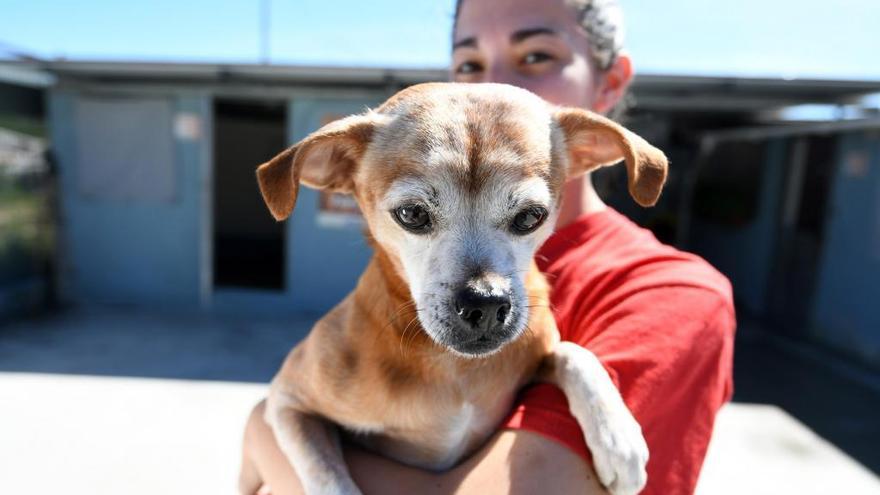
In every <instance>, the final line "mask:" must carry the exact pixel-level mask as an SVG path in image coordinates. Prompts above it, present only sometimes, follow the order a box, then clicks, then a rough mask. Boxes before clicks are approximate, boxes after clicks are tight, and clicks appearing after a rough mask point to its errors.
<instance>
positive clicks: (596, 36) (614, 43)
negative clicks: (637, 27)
mask: <svg viewBox="0 0 880 495" xmlns="http://www.w3.org/2000/svg"><path fill="white" fill-rule="evenodd" d="M463 1H464V0H456V2H455V17H454V18H453V20H454V24H453V29H452V35H453V37H454V36H455V29H456V28H455V26H456V25H457V24H458V14H459V12H460V10H461V4H462V2H463ZM565 2H566V3H567V4H569V5H570V6H571V7H572V8H574V9H575V12H576V13H577V16H578V22H579V23H580V25H581V26H582V27H583V28H584V30H586V31H587V35H588V37H589V42H590V52H591V54H592V56H593V60H594V61H595V63H596V66H597V67H598V68H599V69H600V70H603V71H604V70H608V69H609V68H610V67H611V66H612V65H614V61H615V59H616V58H617V54H618V53H620V50H621V49H622V48H623V10H622V9H621V8H620V5H619V4H618V3H617V0H565Z"/></svg>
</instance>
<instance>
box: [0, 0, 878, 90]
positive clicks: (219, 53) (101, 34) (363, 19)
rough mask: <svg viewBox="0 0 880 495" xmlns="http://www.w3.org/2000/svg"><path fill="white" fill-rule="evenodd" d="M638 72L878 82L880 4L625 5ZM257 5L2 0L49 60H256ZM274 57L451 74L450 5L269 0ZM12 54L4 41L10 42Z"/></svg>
mask: <svg viewBox="0 0 880 495" xmlns="http://www.w3.org/2000/svg"><path fill="white" fill-rule="evenodd" d="M621 3H622V4H623V6H624V9H625V13H626V16H627V32H628V36H627V40H628V42H627V46H628V49H629V50H630V52H631V53H632V54H633V57H634V59H635V62H636V67H637V70H638V71H639V72H642V73H653V74H658V73H662V74H694V75H740V76H743V75H744V76H767V77H818V78H841V79H875V80H880V33H878V32H880V29H878V21H880V1H878V0H837V1H836V2H827V1H816V0H738V1H734V0H726V1H719V0H678V1H673V2H662V1H658V0H622V2H621ZM259 6H260V2H259V1H258V0H235V1H216V0H214V1H207V0H185V1H180V0H175V1H171V0H152V1H149V2H143V1H142V2H132V1H120V0H80V1H78V2H67V1H65V2H62V1H59V0H55V1H49V0H15V1H13V0H0V13H2V15H0V43H4V44H6V45H12V46H14V47H18V48H21V49H23V50H25V51H28V52H30V53H33V54H35V55H37V56H41V57H48V58H54V57H62V56H63V57H67V58H70V59H109V60H153V61H169V60H170V61H202V62H257V61H259V55H260V38H259V19H260V16H259V12H260V9H259ZM271 6H272V7H271V11H272V21H271V31H270V33H271V37H270V39H271V42H270V46H271V61H272V62H273V63H284V64H297V63H302V64H321V65H369V66H389V67H443V66H445V65H446V63H447V61H448V58H449V54H448V42H449V32H450V27H451V22H452V9H453V2H452V0H372V1H371V0H357V1H355V0H336V1H329V0H271ZM0 46H3V45H0Z"/></svg>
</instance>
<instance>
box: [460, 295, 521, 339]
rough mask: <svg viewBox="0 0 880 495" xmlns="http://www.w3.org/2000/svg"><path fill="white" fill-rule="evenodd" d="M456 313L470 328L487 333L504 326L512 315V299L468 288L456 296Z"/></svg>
mask: <svg viewBox="0 0 880 495" xmlns="http://www.w3.org/2000/svg"><path fill="white" fill-rule="evenodd" d="M455 312H456V313H457V314H458V317H459V318H461V321H463V322H464V323H465V324H466V325H467V326H468V328H471V329H473V330H480V331H482V332H487V331H489V330H493V329H495V328H497V327H499V326H501V325H503V324H504V320H505V319H506V318H507V315H508V314H509V313H510V297H508V296H506V295H502V296H496V295H491V294H488V295H487V294H481V293H479V292H477V291H476V290H474V289H472V288H470V287H466V288H464V289H462V290H460V291H458V293H457V294H456V295H455Z"/></svg>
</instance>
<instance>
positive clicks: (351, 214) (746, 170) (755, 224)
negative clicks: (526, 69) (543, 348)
mask: <svg viewBox="0 0 880 495" xmlns="http://www.w3.org/2000/svg"><path fill="white" fill-rule="evenodd" d="M31 69H33V70H38V71H42V72H47V73H49V74H51V75H52V76H53V78H54V81H55V82H54V84H53V85H52V86H51V87H50V88H49V89H48V109H49V112H48V126H49V129H50V132H51V136H50V137H51V141H52V147H53V152H54V155H55V157H56V160H57V162H58V170H59V171H60V178H59V179H60V187H59V189H60V191H61V205H60V206H61V207H60V211H61V218H60V246H61V247H60V252H61V259H60V260H59V266H60V273H59V276H58V278H59V283H58V285H59V290H60V295H61V297H62V298H63V299H64V300H66V301H68V302H71V303H74V304H79V305H90V304H113V305H125V306H133V307H149V308H177V309H184V310H186V309H196V310H207V311H217V312H224V311H228V312H256V313H261V314H280V313H286V312H322V311H326V310H327V309H328V308H330V307H331V306H332V305H333V304H335V303H336V302H338V301H339V300H340V298H341V297H342V296H343V295H344V294H345V293H346V292H348V291H349V290H350V289H351V288H352V287H353V286H354V284H355V282H356V280H357V277H358V275H359V273H360V272H361V271H362V269H363V267H364V265H365V263H366V261H367V259H368V258H369V255H370V250H369V247H368V246H367V243H366V241H365V240H364V238H363V235H362V223H361V220H360V218H359V215H358V213H357V208H356V205H354V204H353V202H352V200H351V198H349V197H346V196H338V195H326V194H319V193H318V192H316V191H313V190H310V189H307V188H303V189H301V196H300V197H299V199H298V202H297V207H296V210H295V211H294V214H293V215H292V217H291V218H290V219H289V220H288V221H287V222H284V223H277V222H275V221H274V220H273V219H272V218H271V217H270V215H269V214H268V211H267V210H266V208H265V206H264V205H263V203H262V200H261V198H260V195H259V192H258V189H257V185H256V181H255V179H254V169H255V167H256V166H257V165H258V164H259V163H262V162H264V161H265V160H267V159H269V158H271V157H272V156H274V155H275V154H276V153H277V152H278V151H280V150H281V149H283V148H284V147H286V146H288V145H289V144H290V143H293V142H296V141H298V140H299V139H301V138H303V137H304V136H305V135H307V134H308V133H309V132H311V131H313V130H315V129H317V128H318V127H319V126H320V125H322V124H323V123H326V122H329V121H331V120H333V119H336V118H338V117H341V116H344V115H348V114H350V113H355V112H360V111H362V110H364V109H365V108H366V107H369V106H374V105H376V104H378V103H380V102H381V101H383V100H384V99H385V98H386V97H388V96H389V95H391V94H393V93H394V92H396V91H397V90H399V89H401V88H402V87H405V86H407V85H410V84H414V83H418V82H424V81H430V80H443V79H445V78H446V73H445V71H443V70H415V69H408V70H385V69H376V68H332V67H299V66H275V65H217V64H161V63H124V62H82V61H78V62H73V61H56V62H48V63H40V64H32V66H31ZM632 92H633V94H634V97H635V102H636V106H635V107H634V109H633V111H632V112H630V118H629V120H628V121H627V125H628V126H630V127H632V128H634V129H635V130H636V131H637V132H639V133H641V134H642V135H644V136H645V137H646V138H647V139H648V140H650V141H652V142H654V143H655V144H657V145H658V146H659V147H661V148H662V149H664V150H665V151H666V152H667V154H668V155H669V156H670V157H671V159H672V163H673V167H672V169H671V175H670V180H669V185H668V187H667V191H666V192H665V193H664V196H663V197H662V199H661V202H660V204H659V205H658V207H657V208H654V209H649V210H640V209H638V208H636V207H635V206H634V205H633V203H632V201H630V200H629V199H628V198H626V193H625V187H616V188H615V187H610V188H605V189H607V193H608V195H607V196H606V198H608V201H609V202H610V203H611V204H612V205H614V206H615V207H617V208H618V209H620V210H621V211H623V212H624V213H626V214H627V215H629V216H630V217H631V218H634V219H636V220H637V221H638V222H639V223H641V224H643V225H647V226H649V227H651V228H652V229H653V230H654V231H655V233H657V234H658V236H660V237H661V238H662V239H664V240H666V241H668V242H677V243H678V244H680V245H683V246H685V247H686V248H691V249H695V250H696V251H697V252H699V253H700V254H701V255H703V256H705V257H706V258H708V259H709V260H710V261H713V262H714V263H715V264H716V265H717V266H719V268H721V269H722V271H724V272H725V273H726V274H727V275H728V276H729V277H731V279H732V280H733V281H734V287H735V288H736V290H737V298H738V299H739V301H740V302H741V303H743V304H742V307H744V308H746V309H747V310H750V311H751V310H753V311H754V312H755V313H756V314H758V316H761V314H762V313H771V312H772V311H773V308H774V307H776V306H780V305H783V304H782V303H781V302H779V301H785V300H789V301H790V300H791V298H792V297H795V296H796V295H797V294H796V293H795V292H796V291H797V290H801V291H808V292H810V297H811V298H812V299H811V300H812V301H813V304H812V307H813V308H818V309H816V312H814V313H811V314H808V315H805V320H809V321H813V322H815V321H826V322H830V323H827V324H828V325H832V326H835V327H836V326H840V325H846V326H847V327H848V328H849V330H847V332H849V333H848V334H849V335H854V336H856V337H853V339H852V340H850V341H849V345H852V343H853V342H858V343H860V344H856V345H853V347H859V346H861V347H865V346H864V344H865V343H866V342H868V341H870V342H871V343H872V345H871V348H874V343H875V340H876V339H875V336H874V332H873V331H872V330H871V329H870V328H868V326H869V325H870V324H871V323H870V322H872V321H874V322H876V321H878V320H877V319H876V318H877V317H878V315H877V314H876V307H875V306H876V305H868V306H866V307H861V306H860V307H859V308H856V310H855V313H852V312H850V313H849V315H850V316H847V318H849V319H846V321H843V320H841V319H840V318H841V317H835V318H836V319H831V320H829V319H828V318H824V319H823V316H822V315H824V314H826V313H827V312H828V311H830V310H828V309H827V308H833V306H834V304H836V303H833V301H836V300H837V299H836V298H838V297H839V294H842V293H844V292H845V290H846V287H848V282H847V281H846V280H843V281H841V280H840V277H841V276H843V275H842V274H844V273H852V276H853V277H855V276H857V275H858V276H859V280H858V281H856V282H857V283H859V284H862V285H864V284H868V285H870V283H869V282H865V281H863V280H865V279H877V278H880V272H878V271H877V270H878V269H880V267H878V266H877V265H876V260H877V259H880V258H877V254H876V253H877V252H878V251H876V240H875V239H874V237H875V236H876V235H878V234H876V233H875V232H880V230H877V228H876V226H877V225H880V223H878V220H877V219H878V218H880V217H878V215H880V214H878V211H880V210H877V208H876V206H877V204H880V203H877V199H876V198H878V197H880V196H878V193H877V191H878V190H880V189H878V188H880V185H878V183H877V182H876V173H875V172H876V170H877V167H878V158H877V154H876V153H877V152H876V146H877V144H876V143H877V139H876V136H877V134H876V130H875V127H876V126H875V124H874V123H875V122H876V121H877V116H876V115H874V116H873V117H872V116H871V115H867V114H866V115H867V116H861V117H859V119H857V120H858V121H859V122H860V123H859V124H858V125H855V126H851V127H847V125H848V124H847V125H841V126H838V127H834V129H833V130H832V131H829V132H819V131H822V129H819V130H818V131H817V128H816V127H815V126H814V127H809V128H804V130H803V132H801V131H800V130H798V128H797V127H795V126H794V123H792V122H785V121H783V119H781V118H780V117H779V115H780V114H779V113H778V111H779V110H780V109H783V108H787V107H792V106H797V105H802V104H805V103H810V104H824V105H832V106H834V105H838V106H840V108H844V106H846V105H850V104H852V103H853V102H857V101H858V100H859V98H862V97H863V96H864V95H866V94H869V93H877V92H880V83H878V82H876V81H867V82H860V81H805V80H784V79H755V78H729V77H689V76H663V75H640V76H639V77H638V78H637V79H636V81H635V83H634V85H633V91H632ZM866 111H869V110H866ZM835 125H837V124H835ZM755 128H759V129H761V131H760V132H758V133H757V134H756V136H757V137H755V136H752V135H751V134H749V135H747V136H746V135H744V136H746V139H744V140H745V141H748V142H752V143H758V144H757V145H754V146H751V147H750V148H748V149H746V148H743V147H740V146H737V147H736V149H738V150H740V151H741V152H742V153H746V155H748V156H746V158H748V157H751V158H752V160H751V161H752V162H753V163H750V165H749V167H735V168H733V169H732V170H738V171H740V172H741V173H739V174H738V175H737V174H734V176H733V179H736V180H739V181H740V182H742V184H740V185H741V186H742V187H743V188H745V189H744V191H745V192H744V193H743V194H744V195H745V197H746V200H744V201H740V199H742V198H739V199H737V198H733V199H731V201H733V203H728V206H729V205H730V204H733V205H734V209H733V210H727V211H722V212H720V213H719V212H718V211H714V210H712V208H715V207H717V206H718V204H717V202H715V201H710V202H709V203H710V207H709V210H711V211H707V209H706V202H705V198H706V194H705V193H706V192H707V191H708V192H710V193H712V194H715V193H714V192H712V190H711V188H709V189H707V188H706V187H702V186H704V185H705V184H704V182H705V180H709V181H710V182H711V180H715V179H718V178H719V177H720V179H724V178H725V177H727V176H726V175H724V173H722V174H721V175H718V176H716V177H714V178H713V175H712V171H713V170H715V171H717V170H718V167H715V168H713V167H712V166H711V163H713V162H718V163H722V161H721V160H723V159H724V156H728V157H729V158H728V159H727V161H725V162H723V163H725V164H727V163H733V161H735V160H733V158H735V157H734V156H733V155H730V153H720V154H719V150H720V152H724V151H725V150H729V148H725V147H724V145H723V143H728V142H729V143H735V142H737V139H739V137H738V136H739V134H736V129H747V130H748V129H755ZM767 129H785V131H784V132H782V133H781V134H774V132H767ZM811 136H815V137H811ZM822 136H835V137H834V139H832V140H829V139H827V138H823V137H822ZM804 139H806V140H810V139H812V140H813V141H810V142H809V143H808V144H809V146H806V145H803V144H801V145H796V143H798V142H802V141H803V140H804ZM706 143H715V144H716V146H713V147H708V148H707V147H706V146H705V145H706ZM860 143H864V145H862V144H860ZM798 146H801V148H802V149H801V151H797V149H800V148H798ZM804 146H806V147H804ZM709 148H711V149H713V150H715V154H711V153H709V154H707V153H708V152H707V149H709ZM856 148H858V149H859V150H862V151H859V152H858V153H855V154H853V153H850V152H849V150H851V149H856ZM805 150H806V151H805ZM749 153H751V155H749ZM798 153H801V155H798ZM803 153H807V155H803ZM744 156H745V155H744ZM805 156H806V157H805ZM810 157H812V158H810ZM728 168H730V167H728ZM807 170H809V171H819V173H821V174H822V175H821V177H822V178H824V179H823V180H826V179H827V180H826V182H824V184H827V185H828V186H827V187H825V188H822V189H821V190H819V189H817V190H816V191H813V190H812V189H809V188H814V187H818V185H819V184H822V183H823V182H822V181H817V180H807V181H805V180H804V172H805V171H807ZM707 172H709V174H708V176H707V175H706V173H707ZM810 173H812V172H810ZM808 176H809V175H808ZM618 179H619V178H618ZM724 180H726V179H724ZM851 181H856V182H858V184H860V185H859V186H858V187H864V188H867V189H865V191H864V192H863V193H862V192H860V193H858V194H855V193H854V192H852V193H851V191H849V189H846V188H847V187H849V184H850V182H851ZM598 182H601V183H605V182H608V181H606V180H604V179H598ZM611 182H612V186H613V185H614V184H613V181H611ZM853 184H855V182H853ZM599 185H600V186H602V184H599ZM606 185H607V184H606ZM709 185H710V186H711V184H709ZM602 187H604V186H602ZM805 188H807V189H805ZM808 189H809V190H808ZM711 197H715V196H711ZM814 198H820V199H822V198H828V199H827V203H828V204H831V205H838V204H840V205H841V206H835V208H834V209H833V210H832V209H830V208H825V207H824V206H823V204H824V203H821V204H820V203H815V202H813V199H814ZM728 199H730V198H728ZM822 200H823V201H824V199H822ZM737 201H739V203H736V202H737ZM737 204H739V205H740V206H742V205H746V206H748V208H746V210H743V209H742V208H740V206H736V205H737ZM713 205H714V206H713ZM722 206H724V205H722ZM736 208H740V209H739V210H737V209H736ZM716 209H717V208H716ZM731 212H732V213H731ZM732 214H733V215H734V216H733V217H731V215H732ZM781 215H782V216H781ZM785 215H787V216H785ZM856 215H864V216H862V220H859V219H858V218H857V216H856ZM854 226H861V227H854ZM713 229H714V230H713ZM780 229H782V230H780ZM785 229H788V230H785ZM797 229H800V230H801V231H803V230H804V229H806V230H808V231H809V232H814V231H815V232H819V234H821V235H820V237H821V239H819V240H818V241H817V242H814V243H813V244H811V245H810V246H808V247H807V248H804V243H803V242H801V240H802V238H803V236H802V235H799V234H798V232H800V231H799V230H797ZM810 229H812V230H810ZM712 232H715V233H716V234H717V235H715V234H712ZM780 232H781V234H780ZM860 232H861V234H859V233H860ZM857 234H859V235H862V237H861V239H863V240H862V241H861V242H855V241H854V238H853V236H854V235H857ZM866 234H867V237H865V235H866ZM817 239H818V238H817ZM719 240H723V242H722V241H719ZM863 248H864V249H863ZM804 249H808V251H804ZM840 250H843V251H846V252H852V254H853V256H846V255H842V254H841V253H840V252H839V251H840ZM847 250H848V251H847ZM863 251H864V252H863ZM798 253H800V254H804V253H806V254H807V255H806V256H800V254H798ZM750 259H751V260H752V261H753V262H749V261H748V260H750ZM857 260H862V262H863V263H862V264H861V265H859V266H860V268H859V269H858V270H855V271H853V270H851V269H850V268H851V267H852V266H854V264H855V263H856V261H857ZM786 263H787V264H788V265H786ZM841 263H842V264H843V265H841ZM789 265H791V266H792V267H794V268H793V271H791V273H795V272H797V270H796V269H797V267H798V266H812V267H813V268H814V270H813V272H812V274H811V275H810V279H809V280H808V281H807V282H806V283H800V282H798V280H796V279H794V278H790V277H789V278H786V277H788V275H786V273H788V272H786V273H782V272H780V269H781V268H785V267H786V266H789ZM847 267H850V268H847ZM869 273H872V274H874V275H870V276H869V275H868V274H869ZM774 284H775V285H774ZM774 287H775V288H774ZM864 288H866V289H871V288H870V287H867V286H865V287H864ZM841 291H844V292H841ZM871 291H873V289H871V290H869V291H868V292H871ZM780 294H781V295H780ZM848 301H850V302H853V303H855V299H852V298H850V299H848ZM859 304H860V305H861V303H859ZM854 314H858V315H860V316H858V317H856V316H853V315H854ZM823 325H825V324H824V323H823ZM837 331H838V330H837V329H836V328H831V329H829V330H822V332H824V333H826V334H833V333H835V332H837ZM820 333H821V332H820ZM847 340H849V339H847Z"/></svg>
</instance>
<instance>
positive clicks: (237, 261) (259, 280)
mask: <svg viewBox="0 0 880 495" xmlns="http://www.w3.org/2000/svg"><path fill="white" fill-rule="evenodd" d="M286 145H287V110H286V105H285V102H283V101H253V100H227V99H220V100H215V102H214V286H215V287H249V288H260V289H277V290H281V289H284V228H283V227H284V224H282V223H279V222H276V221H275V220H274V219H273V218H272V217H271V215H269V211H268V210H267V209H266V206H265V204H263V199H262V196H260V191H259V188H258V186H257V182H256V177H255V175H254V171H255V170H256V167H257V165H259V164H260V163H263V162H265V161H266V160H268V159H270V158H272V157H273V156H275V155H276V154H277V153H278V152H280V151H281V150H282V149H284V148H285V147H286Z"/></svg>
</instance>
